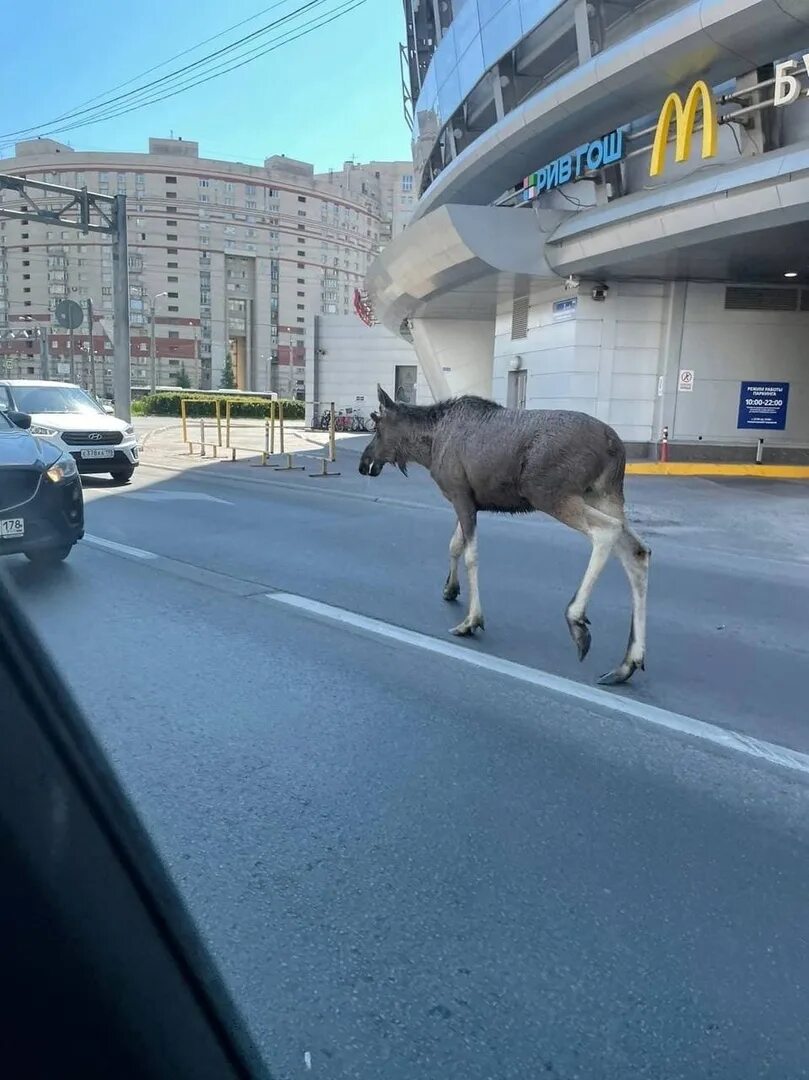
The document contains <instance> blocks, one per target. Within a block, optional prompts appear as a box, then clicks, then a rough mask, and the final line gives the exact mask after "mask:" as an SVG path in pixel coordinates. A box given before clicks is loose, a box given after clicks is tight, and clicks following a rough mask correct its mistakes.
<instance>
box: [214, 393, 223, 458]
mask: <svg viewBox="0 0 809 1080" xmlns="http://www.w3.org/2000/svg"><path fill="white" fill-rule="evenodd" d="M214 404H215V405H216V438H217V442H218V444H219V446H221V445H222V410H221V409H220V405H221V404H222V403H221V402H220V400H219V398H217V399H216V401H215V403H214Z"/></svg>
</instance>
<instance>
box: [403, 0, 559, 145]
mask: <svg viewBox="0 0 809 1080" xmlns="http://www.w3.org/2000/svg"><path fill="white" fill-rule="evenodd" d="M563 3H564V0H466V2H465V3H463V4H461V5H456V7H455V15H454V18H453V20H452V23H451V24H450V26H449V28H448V29H447V30H446V31H445V32H444V35H443V37H442V38H441V41H440V42H439V44H438V46H437V48H436V50H435V52H434V54H433V58H432V61H431V63H430V66H429V68H428V70H427V74H426V75H425V77H424V82H423V84H422V87H421V92H420V93H419V96H418V100H417V102H416V109H415V117H414V131H413V136H414V138H416V139H418V138H435V137H436V135H437V133H438V132H439V131H440V130H441V128H442V127H444V125H445V124H447V123H448V121H449V120H450V118H451V117H452V114H453V113H454V112H455V111H456V110H457V109H458V108H459V106H460V105H461V104H462V103H463V101H464V100H465V99H466V98H467V97H468V96H469V94H470V93H471V92H472V90H473V89H474V88H475V86H476V85H477V84H478V83H479V82H480V80H481V78H482V77H483V76H484V75H485V73H486V72H487V71H488V70H489V69H490V68H491V67H493V66H494V65H495V64H496V63H497V62H498V61H499V60H500V59H501V58H502V57H503V56H505V54H506V53H507V52H509V50H510V49H513V48H514V46H515V45H518V44H519V42H520V41H522V39H523V38H524V37H525V36H526V35H527V34H529V33H530V32H531V31H532V30H534V29H535V28H536V27H537V26H539V24H540V23H541V22H542V21H543V20H544V19H546V18H547V17H548V15H550V14H551V12H553V11H555V10H556V9H557V8H559V7H561V6H562V4H563Z"/></svg>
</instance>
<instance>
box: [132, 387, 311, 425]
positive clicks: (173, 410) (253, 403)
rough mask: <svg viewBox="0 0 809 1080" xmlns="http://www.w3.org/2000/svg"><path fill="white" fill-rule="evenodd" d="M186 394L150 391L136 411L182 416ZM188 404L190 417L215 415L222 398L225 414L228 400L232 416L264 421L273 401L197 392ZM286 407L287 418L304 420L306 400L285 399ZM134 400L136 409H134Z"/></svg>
mask: <svg viewBox="0 0 809 1080" xmlns="http://www.w3.org/2000/svg"><path fill="white" fill-rule="evenodd" d="M183 397H185V395H184V394H183V393H181V392H179V391H178V392H177V393H176V394H175V393H171V392H170V391H165V392H162V393H159V394H147V396H146V397H144V398H141V399H140V401H139V402H137V405H138V409H139V411H138V412H137V413H136V415H138V416H179V415H180V401H181V399H182V398H183ZM186 400H187V402H188V404H187V405H186V415H187V416H196V417H199V416H204V417H206V418H207V417H213V415H214V402H216V401H219V402H221V403H222V404H221V405H220V409H221V414H222V416H224V415H225V402H226V401H229V402H230V415H231V416H232V417H233V418H234V419H238V418H239V417H241V418H247V417H252V418H253V419H258V420H263V419H264V418H265V417H266V416H268V415H269V407H270V402H269V400H268V399H267V398H256V397H250V395H249V394H245V395H244V396H241V395H238V396H237V395H236V394H227V395H224V394H194V396H193V397H190V396H189V397H187V398H186ZM282 404H283V407H284V419H285V420H303V418H304V403H303V402H302V401H290V400H286V399H285V400H284V401H283V402H282ZM134 411H135V410H134V403H133V412H134Z"/></svg>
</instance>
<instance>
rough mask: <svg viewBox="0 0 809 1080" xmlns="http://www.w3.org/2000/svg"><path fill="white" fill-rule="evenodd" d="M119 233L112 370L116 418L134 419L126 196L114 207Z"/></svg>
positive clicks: (114, 236)
mask: <svg viewBox="0 0 809 1080" xmlns="http://www.w3.org/2000/svg"><path fill="white" fill-rule="evenodd" d="M113 214H114V218H115V231H114V232H113V234H112V293H113V308H112V311H113V318H114V319H115V329H114V339H115V361H114V363H113V369H112V387H113V391H112V393H113V397H114V399H115V415H116V416H118V417H120V419H121V420H126V421H129V420H131V419H132V381H131V375H130V372H131V366H132V364H131V357H130V355H129V351H130V344H129V267H128V265H127V261H126V260H127V243H126V195H116V196H115V203H114V206H113Z"/></svg>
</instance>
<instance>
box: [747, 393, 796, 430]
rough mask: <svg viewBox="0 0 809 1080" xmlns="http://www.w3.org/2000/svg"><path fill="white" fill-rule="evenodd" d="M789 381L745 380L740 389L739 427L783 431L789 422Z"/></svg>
mask: <svg viewBox="0 0 809 1080" xmlns="http://www.w3.org/2000/svg"><path fill="white" fill-rule="evenodd" d="M788 401H789V383H786V382H779V383H767V382H743V383H742V384H741V388H740V390H739V419H738V421H737V423H736V427H737V428H748V429H749V428H769V429H770V430H771V431H783V430H784V428H785V427H786V423H787V402H788Z"/></svg>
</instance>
